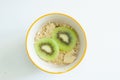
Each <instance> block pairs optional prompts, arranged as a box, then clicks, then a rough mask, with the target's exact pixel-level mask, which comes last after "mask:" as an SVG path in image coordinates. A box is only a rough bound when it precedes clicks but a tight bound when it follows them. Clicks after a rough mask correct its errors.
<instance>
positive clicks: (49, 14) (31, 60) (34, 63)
mask: <svg viewBox="0 0 120 80" xmlns="http://www.w3.org/2000/svg"><path fill="white" fill-rule="evenodd" d="M54 14H59V15H64V16H67V17H69V18H71V19H72V20H73V21H75V22H76V23H77V24H78V25H79V26H80V28H81V29H82V31H83V32H84V37H85V43H86V47H85V50H84V54H83V55H82V57H81V58H80V60H79V61H78V62H77V63H76V64H75V65H74V66H72V67H71V68H69V69H68V70H66V71H64V72H50V71H47V70H45V69H43V68H41V67H40V66H38V65H37V64H35V63H34V61H33V60H32V59H31V57H30V55H29V52H28V47H27V40H28V35H29V32H30V30H31V28H32V27H33V25H34V24H36V22H37V21H39V20H41V19H42V18H44V17H46V16H49V15H54ZM25 42H26V51H27V55H28V57H29V59H30V60H31V61H32V63H33V64H34V65H35V66H36V67H37V68H39V69H40V70H42V71H44V72H47V73H50V74H62V73H66V72H69V71H71V70H72V69H74V68H75V67H77V66H78V65H79V64H80V62H81V61H82V60H83V58H84V56H85V54H86V49H87V39H86V33H85V31H84V29H83V28H82V26H81V25H80V23H78V22H77V21H76V20H75V19H74V18H73V17H71V16H69V15H67V14H64V13H58V12H53V13H48V14H45V15H42V16H40V17H39V18H37V19H36V20H35V21H34V22H33V23H32V24H31V26H30V27H29V29H28V31H27V33H26V40H25Z"/></svg>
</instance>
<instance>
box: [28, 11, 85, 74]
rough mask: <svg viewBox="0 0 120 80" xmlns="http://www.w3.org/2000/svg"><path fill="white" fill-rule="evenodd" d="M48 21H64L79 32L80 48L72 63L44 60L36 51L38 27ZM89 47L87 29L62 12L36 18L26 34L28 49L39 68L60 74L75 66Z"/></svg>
mask: <svg viewBox="0 0 120 80" xmlns="http://www.w3.org/2000/svg"><path fill="white" fill-rule="evenodd" d="M47 22H55V23H64V24H68V25H70V26H71V27H73V28H74V29H75V30H76V32H77V33H78V37H79V40H80V48H79V53H78V57H77V59H76V60H75V61H74V62H73V63H72V64H70V65H63V66H58V65H54V64H52V63H47V62H45V61H44V60H42V59H40V58H39V57H38V55H37V54H36V52H35V49H34V37H35V34H36V32H37V31H38V29H40V27H41V26H43V25H45V24H46V23H47ZM86 47H87V41H86V35H85V31H84V30H83V28H82V27H81V25H80V24H79V23H78V22H77V21H76V20H75V19H73V18H72V17H70V16H68V15H66V14H62V13H49V14H46V15H43V16H41V17H39V18H38V19H37V20H35V21H34V22H33V23H32V25H31V26H30V28H29V29H28V31H27V35H26V50H27V53H28V56H29V58H30V60H31V61H32V62H33V63H34V65H36V66H37V67H38V68H39V69H41V70H43V71H45V72H48V73H53V74H60V73H64V72H68V71H70V70H72V69H73V68H75V67H76V66H77V65H78V64H79V63H80V62H81V61H82V59H83V57H84V55H85V52H86Z"/></svg>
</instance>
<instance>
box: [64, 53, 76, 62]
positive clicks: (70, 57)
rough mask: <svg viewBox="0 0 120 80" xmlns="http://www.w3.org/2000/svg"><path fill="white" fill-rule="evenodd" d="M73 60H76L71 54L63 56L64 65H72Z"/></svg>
mask: <svg viewBox="0 0 120 80" xmlns="http://www.w3.org/2000/svg"><path fill="white" fill-rule="evenodd" d="M75 59H76V56H73V55H72V54H65V56H64V63H66V64H69V63H72V62H73V61H74V60H75Z"/></svg>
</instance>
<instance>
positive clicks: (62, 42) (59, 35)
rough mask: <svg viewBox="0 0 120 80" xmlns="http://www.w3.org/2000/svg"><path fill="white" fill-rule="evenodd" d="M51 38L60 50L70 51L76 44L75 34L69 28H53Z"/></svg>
mask: <svg viewBox="0 0 120 80" xmlns="http://www.w3.org/2000/svg"><path fill="white" fill-rule="evenodd" d="M52 38H53V39H54V40H55V41H56V42H57V43H58V45H59V48H60V50H63V51H70V50H72V49H73V48H74V47H75V45H76V42H77V34H76V32H75V31H74V30H73V29H71V28H69V27H62V26H61V27H58V28H55V29H54V31H53V33H52Z"/></svg>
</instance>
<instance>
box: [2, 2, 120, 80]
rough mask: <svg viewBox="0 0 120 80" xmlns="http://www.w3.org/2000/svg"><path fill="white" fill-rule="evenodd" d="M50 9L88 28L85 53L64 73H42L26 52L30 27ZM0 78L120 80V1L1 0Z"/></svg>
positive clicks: (24, 79)
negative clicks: (81, 59) (26, 40)
mask: <svg viewBox="0 0 120 80" xmlns="http://www.w3.org/2000/svg"><path fill="white" fill-rule="evenodd" d="M49 12H62V13H66V14H69V15H70V16H72V17H74V18H75V19H76V20H77V21H78V22H80V23H81V25H82V26H83V28H84V30H85V31H86V35H87V41H88V48H87V52H86V56H85V57H84V59H83V61H82V62H81V64H80V65H79V66H77V67H76V68H75V69H73V70H72V71H70V72H68V73H65V74H60V75H53V74H48V73H45V72H42V71H41V70H39V69H38V68H36V67H35V66H34V65H33V64H32V63H31V61H30V60H29V58H28V56H27V54H26V50H25V35H26V31H27V29H28V28H29V26H30V25H31V23H32V22H33V21H34V20H35V19H36V18H38V17H39V16H41V15H43V14H46V13H49ZM0 80H120V1H119V0H0Z"/></svg>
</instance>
